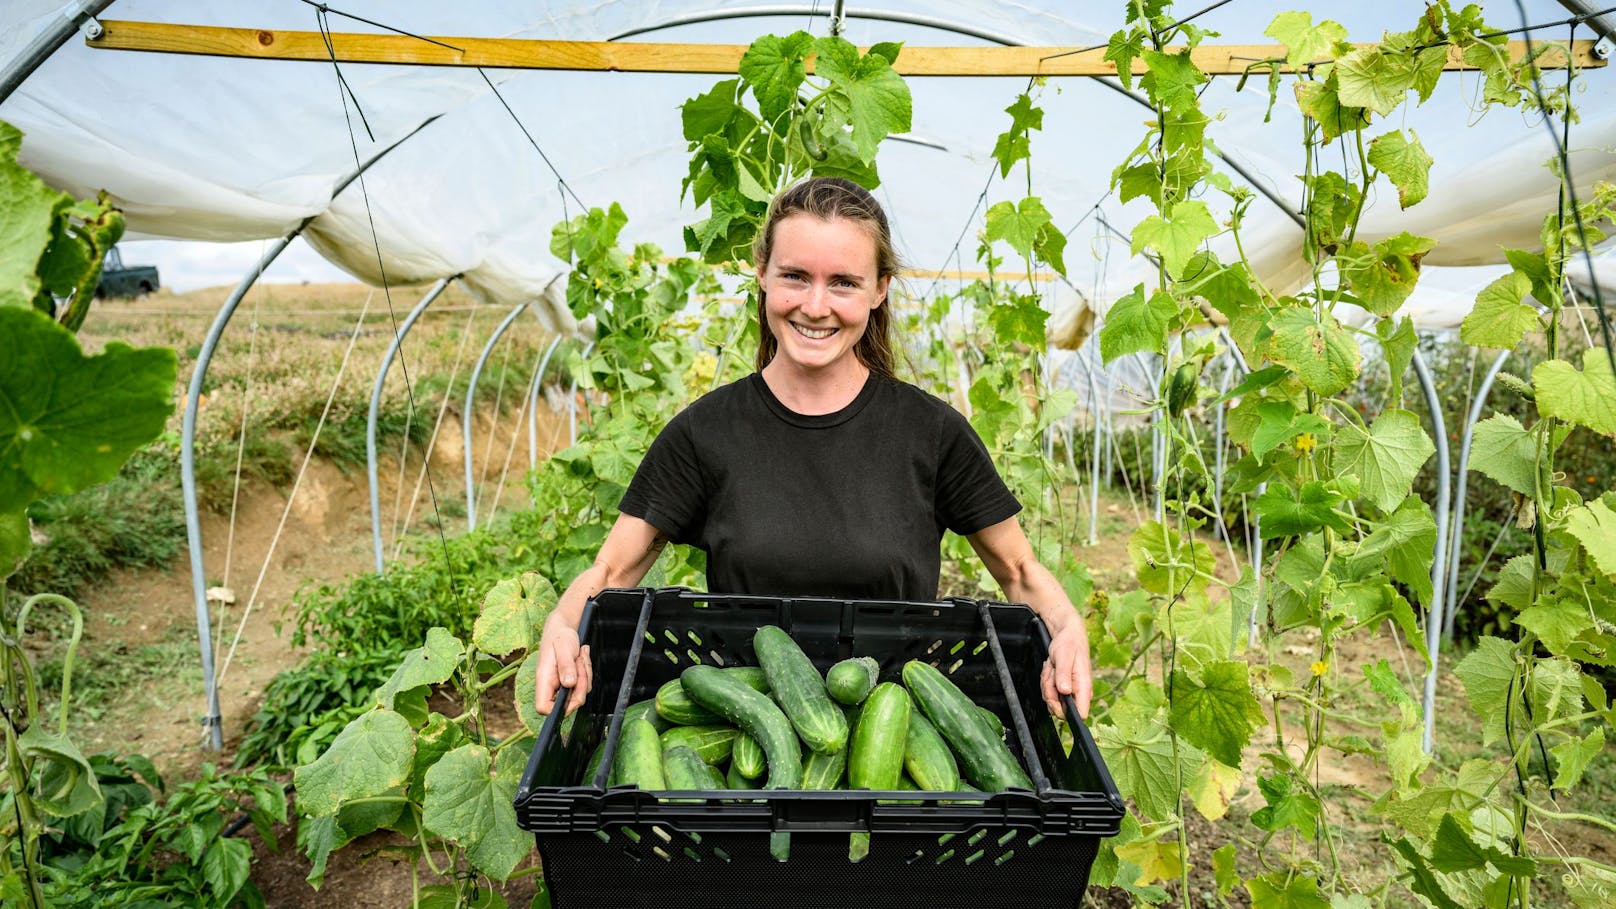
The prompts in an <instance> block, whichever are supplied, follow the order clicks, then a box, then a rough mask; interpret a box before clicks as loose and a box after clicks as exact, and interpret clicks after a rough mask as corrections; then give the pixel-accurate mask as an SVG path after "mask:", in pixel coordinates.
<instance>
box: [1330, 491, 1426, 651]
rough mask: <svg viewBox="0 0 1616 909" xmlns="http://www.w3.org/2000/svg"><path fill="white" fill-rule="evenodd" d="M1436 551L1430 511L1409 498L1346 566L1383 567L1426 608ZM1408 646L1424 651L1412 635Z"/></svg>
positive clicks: (1420, 503)
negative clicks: (1432, 563) (1412, 592)
mask: <svg viewBox="0 0 1616 909" xmlns="http://www.w3.org/2000/svg"><path fill="white" fill-rule="evenodd" d="M1435 551H1436V521H1435V519H1433V518H1432V516H1431V509H1430V507H1429V506H1427V505H1426V504H1425V502H1423V501H1422V500H1421V499H1420V497H1419V496H1415V495H1410V496H1408V497H1407V498H1405V499H1403V501H1402V503H1401V504H1399V505H1398V506H1397V510H1396V511H1393V512H1392V513H1391V514H1389V515H1387V516H1386V519H1385V520H1384V521H1381V522H1379V523H1378V524H1376V525H1375V529H1374V530H1373V531H1371V532H1370V534H1369V536H1367V537H1364V539H1363V542H1362V543H1359V544H1358V551H1357V552H1356V553H1354V554H1353V557H1352V559H1351V560H1350V562H1349V563H1348V564H1349V566H1350V567H1351V568H1353V569H1357V568H1359V567H1361V566H1364V565H1384V566H1385V569H1386V573H1387V574H1388V575H1390V576H1391V577H1392V578H1393V579H1394V580H1396V581H1398V582H1399V583H1402V584H1405V585H1407V586H1408V587H1409V588H1410V589H1411V590H1413V591H1414V595H1415V597H1416V598H1418V599H1419V601H1420V603H1421V604H1422V605H1425V606H1429V605H1430V603H1431V594H1432V590H1431V559H1432V558H1433V553H1434V552H1435ZM1407 630H1408V629H1406V628H1405V629H1404V631H1405V632H1406V631H1407ZM1410 643H1411V644H1413V645H1414V646H1416V647H1418V648H1419V649H1420V650H1421V652H1423V651H1424V646H1425V645H1424V643H1423V641H1422V640H1421V639H1420V637H1419V636H1416V635H1411V636H1410Z"/></svg>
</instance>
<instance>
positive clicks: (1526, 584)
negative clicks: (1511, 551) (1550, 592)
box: [1487, 555, 1533, 611]
mask: <svg viewBox="0 0 1616 909" xmlns="http://www.w3.org/2000/svg"><path fill="white" fill-rule="evenodd" d="M1532 567H1533V566H1532V557H1531V556H1530V555H1518V556H1515V557H1514V558H1512V559H1510V560H1509V561H1507V562H1505V563H1504V567H1503V568H1500V569H1499V570H1498V580H1497V582H1495V583H1494V584H1493V586H1492V588H1491V589H1489V590H1488V591H1487V600H1488V601H1489V602H1493V603H1502V604H1504V605H1505V606H1509V607H1511V608H1513V609H1515V610H1517V611H1519V610H1523V609H1526V608H1527V607H1528V606H1531V605H1532V597H1533V593H1532V576H1533V571H1532Z"/></svg>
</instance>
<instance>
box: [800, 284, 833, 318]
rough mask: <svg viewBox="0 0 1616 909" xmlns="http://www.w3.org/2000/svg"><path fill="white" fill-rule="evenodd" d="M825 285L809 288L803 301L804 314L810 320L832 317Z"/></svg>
mask: <svg viewBox="0 0 1616 909" xmlns="http://www.w3.org/2000/svg"><path fill="white" fill-rule="evenodd" d="M826 294H827V291H826V289H825V287H824V285H821V284H815V285H813V286H812V287H810V288H808V293H807V294H806V295H804V297H803V301H802V314H803V315H805V316H808V317H809V318H815V317H818V316H825V315H830V303H829V301H828V299H827V297H826Z"/></svg>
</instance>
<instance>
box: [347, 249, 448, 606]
mask: <svg viewBox="0 0 1616 909" xmlns="http://www.w3.org/2000/svg"><path fill="white" fill-rule="evenodd" d="M456 277H458V276H456ZM453 280H454V278H453V277H450V278H444V279H443V280H441V281H439V282H438V283H436V284H434V285H432V289H431V290H428V291H427V292H426V296H424V297H422V298H421V302H419V303H417V304H415V308H414V309H412V310H410V314H409V315H407V316H405V317H404V324H403V325H400V326H399V327H398V333H397V334H395V335H393V340H392V341H391V342H390V343H389V344H388V345H387V352H386V353H384V354H382V365H381V366H380V367H379V368H378V369H377V370H376V384H375V386H374V387H373V388H372V389H371V391H370V413H369V414H367V415H366V417H365V474H366V476H367V477H368V478H369V480H370V541H371V543H372V545H373V546H374V548H375V550H376V573H377V574H381V573H382V571H383V570H384V567H385V566H384V564H383V562H382V501H381V481H380V479H379V478H378V477H377V468H376V420H377V417H378V416H379V415H380V414H381V409H382V388H383V386H385V385H386V384H387V371H388V370H389V369H391V368H392V366H393V357H394V356H396V355H397V354H398V351H399V348H400V347H402V346H403V345H404V336H405V335H408V334H409V333H410V329H411V328H413V327H414V326H415V320H416V319H419V318H420V317H421V313H423V312H426V308H427V307H428V306H430V305H432V301H433V300H436V299H437V298H438V295H439V294H441V293H443V290H444V288H446V287H448V286H449V282H450V281H453ZM431 456H432V453H431V452H427V454H426V457H431ZM412 507H413V506H412Z"/></svg>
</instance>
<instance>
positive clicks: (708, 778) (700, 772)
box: [662, 745, 726, 801]
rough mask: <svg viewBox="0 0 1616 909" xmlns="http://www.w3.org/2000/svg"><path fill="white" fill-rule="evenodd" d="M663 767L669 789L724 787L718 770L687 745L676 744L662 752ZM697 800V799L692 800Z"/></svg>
mask: <svg viewBox="0 0 1616 909" xmlns="http://www.w3.org/2000/svg"><path fill="white" fill-rule="evenodd" d="M662 768H663V773H664V776H665V777H666V779H667V787H666V788H668V789H724V788H726V787H725V786H724V779H723V777H720V776H719V775H718V771H717V770H716V769H714V768H713V766H712V765H711V764H709V763H707V762H706V761H704V760H702V758H701V755H699V754H697V753H696V749H694V748H691V747H689V746H686V745H675V746H673V747H672V748H668V749H665V750H664V751H663V752H662ZM692 801H697V800H694V799H693V800H692Z"/></svg>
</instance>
